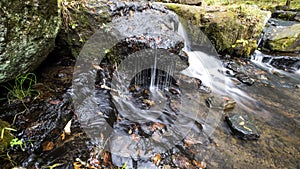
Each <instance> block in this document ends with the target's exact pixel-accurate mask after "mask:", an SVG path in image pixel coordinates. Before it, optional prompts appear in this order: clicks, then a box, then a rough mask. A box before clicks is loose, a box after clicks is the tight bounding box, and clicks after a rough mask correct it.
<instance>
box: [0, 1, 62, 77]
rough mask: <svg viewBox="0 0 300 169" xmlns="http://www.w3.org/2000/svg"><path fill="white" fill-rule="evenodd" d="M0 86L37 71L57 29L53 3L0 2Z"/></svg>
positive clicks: (49, 48)
mask: <svg viewBox="0 0 300 169" xmlns="http://www.w3.org/2000/svg"><path fill="white" fill-rule="evenodd" d="M0 7H1V11H0V15H1V17H0V83H2V82H5V81H8V80H11V79H14V78H15V77H16V76H17V75H18V74H23V73H26V72H29V71H32V70H34V69H35V68H37V67H38V66H39V65H40V63H41V62H42V61H43V60H44V59H45V58H46V57H47V55H48V54H49V52H50V51H51V50H52V49H53V47H54V41H55V37H56V34H57V32H58V30H59V28H60V12H59V10H58V4H57V1H56V0H50V1H49V0H28V1H10V0H3V1H1V2H0Z"/></svg>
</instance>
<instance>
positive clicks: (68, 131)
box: [64, 119, 72, 135]
mask: <svg viewBox="0 0 300 169" xmlns="http://www.w3.org/2000/svg"><path fill="white" fill-rule="evenodd" d="M71 124H72V119H71V120H70V121H69V122H68V123H67V124H66V126H65V128H64V132H65V134H67V135H70V134H71Z"/></svg>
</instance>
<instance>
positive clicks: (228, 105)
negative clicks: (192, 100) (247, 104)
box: [206, 96, 236, 111]
mask: <svg viewBox="0 0 300 169" xmlns="http://www.w3.org/2000/svg"><path fill="white" fill-rule="evenodd" d="M206 105H207V106H208V107H209V108H214V109H220V110H224V111H225V110H229V109H233V108H234V106H235V105H236V102H235V101H234V100H233V99H232V98H230V97H227V96H212V97H209V98H208V99H206Z"/></svg>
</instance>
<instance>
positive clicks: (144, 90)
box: [0, 12, 300, 168]
mask: <svg viewBox="0 0 300 169" xmlns="http://www.w3.org/2000/svg"><path fill="white" fill-rule="evenodd" d="M155 15H157V14H155ZM155 15H154V14H153V15H152V14H148V13H147V12H145V13H141V14H136V15H135V17H136V18H134V19H132V18H131V20H130V18H129V19H128V18H125V17H124V18H125V19H124V18H120V19H119V20H118V21H115V22H114V23H112V25H113V26H112V27H113V28H116V30H117V31H115V32H116V34H114V30H113V31H112V32H113V33H111V34H110V33H107V32H105V31H104V32H103V31H100V32H98V33H96V34H95V35H93V37H92V38H91V39H90V40H89V42H87V43H86V46H87V47H86V48H83V51H82V52H81V55H80V58H79V59H77V61H76V63H75V60H74V59H72V58H70V57H61V56H62V55H61V54H59V53H60V51H55V52H53V53H52V56H54V59H52V60H51V59H50V60H48V61H46V62H49V63H51V64H50V65H49V64H48V66H46V65H43V66H41V68H39V69H38V71H40V72H42V73H39V74H38V77H39V78H40V80H39V83H40V84H42V85H41V86H38V87H37V88H38V89H39V90H40V91H41V93H42V94H41V96H40V99H39V100H36V101H35V102H33V103H28V106H30V107H29V109H28V110H26V111H24V112H23V113H21V114H20V112H22V111H23V108H22V105H21V104H20V103H13V104H8V103H5V102H4V103H3V106H2V107H1V108H0V109H1V112H4V113H2V114H1V116H0V118H1V119H4V120H6V121H9V122H14V126H15V127H16V128H17V130H18V131H17V133H16V135H17V137H18V138H19V139H22V140H24V141H27V142H26V147H25V148H24V151H21V149H20V148H18V147H12V148H9V150H8V153H9V154H10V157H11V158H12V159H13V160H14V161H15V162H17V164H18V165H19V166H22V167H31V168H46V167H47V166H48V167H49V166H51V165H54V164H57V167H56V168H73V167H74V166H85V167H87V166H88V167H87V168H93V167H94V168H101V167H113V166H115V167H116V166H119V167H121V166H123V165H124V163H125V164H126V166H127V167H129V168H159V167H164V168H176V167H178V168H200V167H204V166H207V168H248V167H254V168H299V167H300V164H299V157H300V154H299V152H300V140H299V136H300V133H299V132H300V130H299V126H300V107H299V98H300V92H299V90H300V89H299V87H300V86H299V85H300V78H299V76H300V75H299V74H300V73H299V71H300V70H299V60H297V59H295V60H294V61H292V63H291V64H290V65H286V67H280V65H282V64H279V63H282V62H287V61H285V60H284V59H285V58H286V59H288V60H290V58H288V56H276V57H274V56H271V55H268V54H263V53H262V52H260V51H256V52H255V53H254V54H253V56H252V58H251V60H242V59H237V60H233V59H231V58H222V59H220V58H219V55H218V54H217V53H216V52H215V50H214V48H213V46H212V44H210V42H209V40H208V39H207V38H206V37H202V38H204V40H203V41H204V42H205V43H204V44H201V45H202V47H203V50H201V48H200V49H198V48H197V49H193V48H192V47H191V46H189V44H190V42H189V36H190V35H188V33H186V32H185V30H184V28H183V26H182V25H181V24H180V22H179V21H178V19H176V17H175V19H174V16H167V18H168V19H167V21H166V20H164V19H163V18H164V17H165V16H163V17H161V18H160V17H157V16H155ZM159 15H160V14H159ZM137 25H139V26H137ZM157 25H158V27H159V28H157V27H155V26H157ZM170 25H171V26H170ZM135 27H136V28H135ZM145 30H147V33H146V34H145ZM170 30H171V31H170ZM149 32H150V33H149ZM151 32H154V33H151ZM93 38H95V39H93ZM97 38H98V39H97ZM126 38H127V39H126ZM124 39H126V40H124ZM99 42H101V43H100V44H99ZM103 42H107V43H103ZM182 42H184V45H183V44H182ZM95 44H96V48H95V46H93V45H95ZM147 45H148V47H145V46H147ZM180 45H181V46H180ZM178 46H180V47H178ZM176 47H178V48H176ZM181 48H183V50H181ZM90 49H93V51H91V50H90ZM103 49H105V50H103ZM100 51H101V52H100ZM91 53H92V54H91ZM95 53H96V54H95ZM87 54H88V55H87ZM94 54H95V57H94ZM90 55H93V57H90ZM64 56H65V54H64ZM85 56H88V57H89V58H88V59H87V57H85ZM282 59H283V61H282ZM276 60H279V61H278V62H276ZM292 60H293V59H292ZM116 63H117V64H116ZM278 65H279V66H278ZM237 74H239V75H243V77H245V78H246V79H250V81H251V84H250V82H249V83H245V81H244V80H241V79H242V78H238V76H237ZM252 81H253V83H252ZM43 91H47V92H43ZM210 98H217V99H221V103H219V104H217V105H209V104H208V100H209V99H210ZM224 99H225V101H228V100H230V101H231V100H233V101H234V102H232V104H233V107H230V108H224ZM72 101H73V102H72ZM226 103H227V102H226ZM230 103H231V102H230ZM229 106H230V105H229ZM234 114H242V115H247V116H248V117H249V118H250V119H252V121H253V123H254V124H255V126H256V127H257V129H258V132H259V138H258V139H257V140H248V139H246V140H245V139H243V138H240V137H237V136H235V135H234V134H233V132H232V130H231V129H230V127H229V126H228V124H227V123H226V122H225V117H226V116H231V115H234ZM15 115H16V116H15ZM14 118H16V119H15V120H14ZM69 120H72V125H71V131H72V132H71V135H66V136H64V137H65V138H64V139H63V138H62V131H63V130H64V127H65V125H66V124H67V122H68V121H69ZM63 134H64V133H63ZM29 141H30V142H29ZM49 144H53V147H51V146H50V147H49ZM10 165H11V163H10V161H9V160H8V159H7V158H4V160H2V161H1V167H2V166H3V167H4V168H8V166H10ZM74 168H76V167H74Z"/></svg>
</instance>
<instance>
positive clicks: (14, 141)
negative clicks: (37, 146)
mask: <svg viewBox="0 0 300 169" xmlns="http://www.w3.org/2000/svg"><path fill="white" fill-rule="evenodd" d="M10 146H11V147H14V146H20V148H21V150H22V151H25V149H24V148H23V147H26V145H25V143H24V142H23V141H22V140H20V139H18V138H14V139H12V140H11V141H10Z"/></svg>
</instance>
